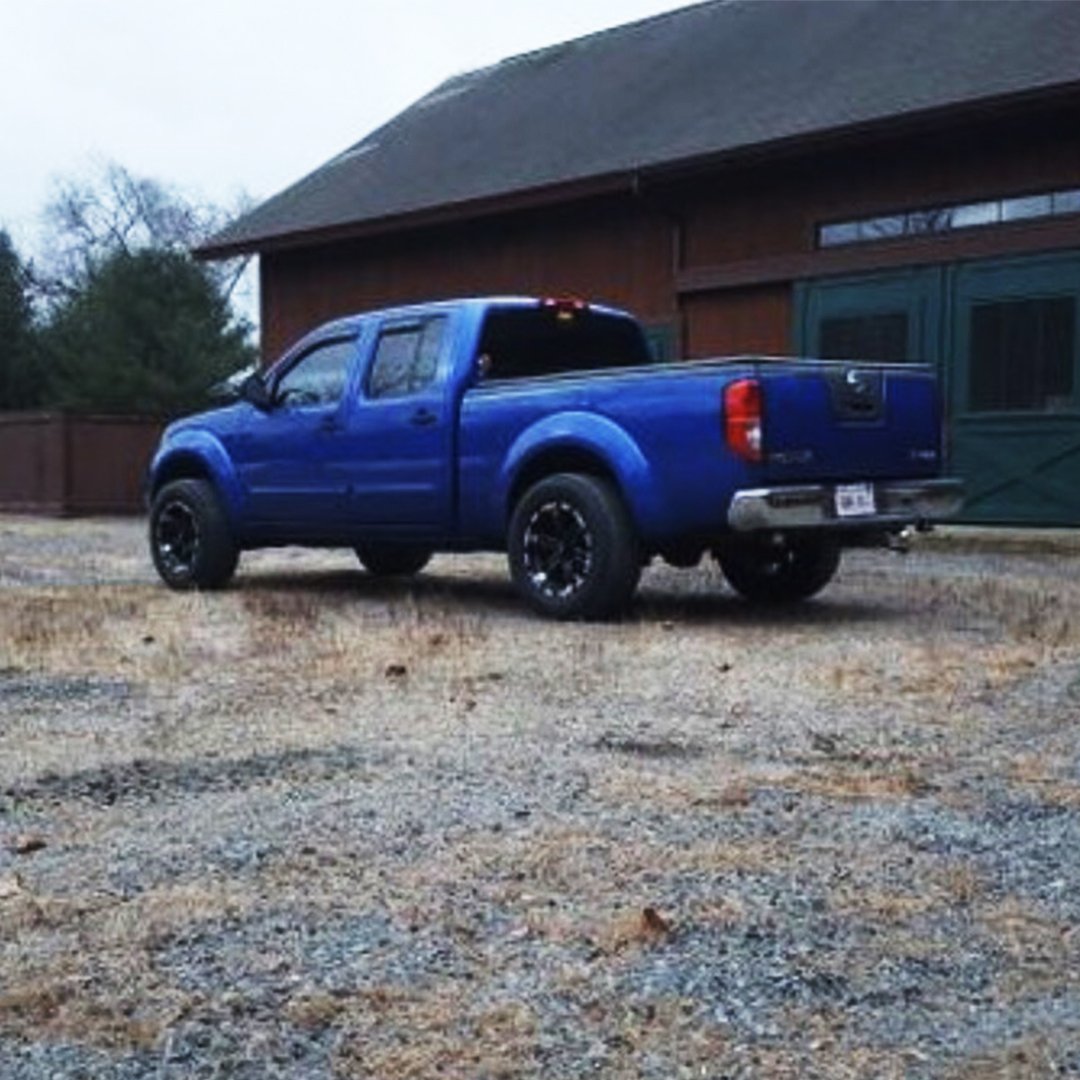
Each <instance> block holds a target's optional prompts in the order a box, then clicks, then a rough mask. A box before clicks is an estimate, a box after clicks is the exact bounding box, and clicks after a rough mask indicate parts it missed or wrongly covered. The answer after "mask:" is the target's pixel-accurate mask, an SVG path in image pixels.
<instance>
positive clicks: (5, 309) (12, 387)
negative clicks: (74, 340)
mask: <svg viewBox="0 0 1080 1080" xmlns="http://www.w3.org/2000/svg"><path fill="white" fill-rule="evenodd" d="M36 345H37V342H36V337H35V333H34V321H33V314H32V310H31V306H30V297H29V280H28V276H27V272H26V268H25V267H24V266H23V264H22V261H21V260H20V258H19V255H18V253H17V252H16V251H15V247H14V245H13V244H12V242H11V237H9V236H8V234H7V233H6V232H3V231H2V230H0V410H6V409H27V408H33V407H34V406H36V405H40V404H41V403H42V402H43V401H45V400H46V399H47V397H48V387H47V385H46V380H45V377H44V372H43V368H42V366H41V364H40V363H38V360H39V357H38V351H37V347H36Z"/></svg>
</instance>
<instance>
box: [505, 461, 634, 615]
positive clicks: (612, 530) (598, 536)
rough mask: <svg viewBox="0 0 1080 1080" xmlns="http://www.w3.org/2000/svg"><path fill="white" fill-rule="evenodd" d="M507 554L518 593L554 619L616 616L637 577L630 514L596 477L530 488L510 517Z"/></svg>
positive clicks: (563, 478) (562, 476)
mask: <svg viewBox="0 0 1080 1080" xmlns="http://www.w3.org/2000/svg"><path fill="white" fill-rule="evenodd" d="M507 549H508V551H507V554H508V558H509V562H510V573H511V576H512V577H513V579H514V584H515V585H516V586H517V589H518V591H519V592H520V593H521V594H522V596H524V597H525V599H526V600H527V601H528V602H529V603H530V604H531V605H532V607H533V608H534V609H536V610H537V611H539V612H541V613H542V614H544V615H549V616H552V617H554V618H557V619H602V618H607V617H609V616H612V615H615V614H618V612H620V611H621V610H622V609H623V608H625V607H626V605H627V604H628V603H629V601H630V598H631V597H632V596H633V593H634V589H635V588H637V583H638V579H639V578H640V576H641V560H640V557H639V550H638V543H637V538H636V536H635V533H634V527H633V522H632V520H631V518H630V515H629V514H628V512H627V510H626V507H625V505H624V504H623V501H622V498H621V497H620V496H619V494H618V492H617V491H616V490H615V488H614V487H613V486H612V485H611V483H609V482H608V481H607V480H605V479H602V478H600V477H597V476H589V475H584V474H579V473H559V474H557V475H554V476H549V477H546V478H545V479H543V480H540V481H538V482H537V483H536V484H534V485H533V486H532V487H531V488H529V490H528V491H526V492H525V494H524V496H522V498H521V499H520V500H519V502H518V504H517V506H516V507H515V509H514V512H513V514H512V516H511V519H510V530H509V537H508V544H507Z"/></svg>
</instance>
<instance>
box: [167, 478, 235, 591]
mask: <svg viewBox="0 0 1080 1080" xmlns="http://www.w3.org/2000/svg"><path fill="white" fill-rule="evenodd" d="M150 555H151V557H152V558H153V560H154V568H155V569H156V570H157V572H158V575H159V576H160V577H161V580H162V581H164V582H165V584H166V585H168V586H169V588H170V589H220V588H223V587H224V586H225V585H227V584H228V583H229V580H230V578H232V576H233V574H234V573H235V572H236V564H237V562H238V560H239V558H240V551H239V549H238V548H237V546H236V542H235V541H234V540H233V537H232V532H231V530H230V529H229V523H228V520H227V519H226V517H225V511H224V510H223V509H222V506H221V503H220V502H219V501H218V497H217V493H216V492H215V491H214V488H213V485H212V484H210V483H209V482H208V481H206V480H174V481H173V482H172V483H170V484H166V485H165V486H164V487H162V489H161V490H160V491H159V492H158V493H157V495H155V496H154V501H153V503H152V505H151V507H150Z"/></svg>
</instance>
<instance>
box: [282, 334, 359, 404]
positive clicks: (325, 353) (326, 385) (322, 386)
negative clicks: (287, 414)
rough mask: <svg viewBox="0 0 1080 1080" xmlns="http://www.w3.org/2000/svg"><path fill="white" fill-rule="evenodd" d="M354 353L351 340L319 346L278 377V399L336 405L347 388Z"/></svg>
mask: <svg viewBox="0 0 1080 1080" xmlns="http://www.w3.org/2000/svg"><path fill="white" fill-rule="evenodd" d="M355 352H356V342H355V341H353V340H352V339H349V340H346V341H327V342H324V343H323V344H322V345H316V346H315V348H314V349H312V350H311V351H310V352H307V353H305V354H304V355H303V356H301V357H300V359H299V360H297V361H296V363H295V364H293V365H292V367H290V368H289V370H288V371H287V372H285V374H284V375H283V376H282V377H281V378H280V379H279V380H278V383H277V389H276V393H275V396H276V398H277V400H278V401H279V402H280V403H281V404H283V405H298V406H312V405H333V404H334V403H335V402H337V401H338V400H339V399H340V398H341V395H342V392H343V391H344V389H345V383H346V381H347V380H348V377H349V364H350V363H351V361H352V358H353V354H354V353H355Z"/></svg>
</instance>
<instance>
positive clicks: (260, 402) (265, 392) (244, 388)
mask: <svg viewBox="0 0 1080 1080" xmlns="http://www.w3.org/2000/svg"><path fill="white" fill-rule="evenodd" d="M240 398H241V400H242V401H246V402H248V404H249V405H254V406H255V408H256V409H258V410H260V412H269V411H270V410H271V409H272V408H273V407H274V398H273V395H272V394H271V393H270V390H269V388H268V387H267V385H266V383H265V382H263V378H262V376H261V375H260V374H259V373H258V372H255V373H254V374H252V375H249V376H248V377H247V378H246V379H245V380H244V381H243V382H242V383H241V384H240Z"/></svg>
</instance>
